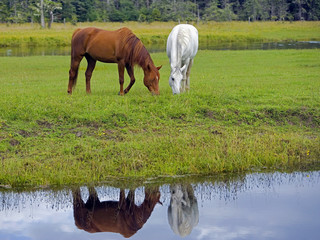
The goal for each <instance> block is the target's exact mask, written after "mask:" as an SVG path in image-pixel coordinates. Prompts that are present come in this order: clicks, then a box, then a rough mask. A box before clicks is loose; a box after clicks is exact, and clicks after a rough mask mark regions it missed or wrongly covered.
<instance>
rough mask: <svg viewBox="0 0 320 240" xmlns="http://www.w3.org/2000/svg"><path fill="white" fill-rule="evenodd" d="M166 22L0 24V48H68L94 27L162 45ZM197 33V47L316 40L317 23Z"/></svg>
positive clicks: (235, 26) (228, 25)
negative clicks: (81, 32) (123, 31)
mask: <svg viewBox="0 0 320 240" xmlns="http://www.w3.org/2000/svg"><path fill="white" fill-rule="evenodd" d="M176 24H177V23H176V22H167V23H159V22H154V23H150V24H147V23H138V22H125V23H78V25H77V26H73V25H69V24H66V25H64V24H53V26H52V29H40V27H39V25H38V24H32V25H31V24H22V25H18V24H17V25H10V26H8V25H5V24H0V46H2V47H14V46H16V47H17V46H18V47H21V46H22V47H24V46H69V45H70V42H71V40H70V39H71V36H72V33H73V31H74V30H75V29H76V28H79V27H80V28H84V27H88V26H95V27H100V28H104V29H107V30H115V29H118V28H121V27H124V26H126V27H129V28H130V29H132V31H133V32H134V33H135V34H136V35H137V36H138V37H139V38H140V39H141V40H142V41H143V43H144V44H146V45H151V44H165V42H166V39H167V37H168V35H169V33H170V31H171V30H172V28H173V27H174V26H175V25H176ZM194 25H195V26H196V27H197V29H198V31H199V41H200V45H205V44H215V43H219V42H224V43H226V42H279V41H310V40H317V41H319V40H320V31H319V29H320V22H319V21H317V22H292V23H290V22H252V23H248V22H207V23H199V24H194Z"/></svg>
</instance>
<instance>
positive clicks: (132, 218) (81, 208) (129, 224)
mask: <svg viewBox="0 0 320 240" xmlns="http://www.w3.org/2000/svg"><path fill="white" fill-rule="evenodd" d="M89 193H90V194H89V198H88V200H87V202H86V203H84V201H83V200H82V198H81V194H80V189H79V188H78V189H77V190H76V191H74V192H73V211H74V220H75V224H76V226H77V227H78V228H79V229H83V230H85V231H87V232H90V233H95V232H114V233H120V234H121V235H123V236H124V237H126V238H129V237H131V236H132V235H134V234H135V233H136V232H137V231H138V230H139V229H141V228H142V227H143V225H144V224H145V223H146V221H147V220H148V218H149V217H150V215H151V213H152V211H153V209H154V207H155V205H156V204H157V203H158V202H159V199H160V192H159V191H158V190H156V191H155V190H153V191H152V190H145V198H144V201H143V203H142V204H141V205H140V206H137V205H136V204H135V203H134V191H132V190H130V191H129V193H128V196H127V198H126V197H125V192H124V190H123V189H121V190H120V198H119V201H103V202H100V200H99V198H98V195H97V192H96V191H95V189H94V188H90V189H89ZM159 203H160V202H159Z"/></svg>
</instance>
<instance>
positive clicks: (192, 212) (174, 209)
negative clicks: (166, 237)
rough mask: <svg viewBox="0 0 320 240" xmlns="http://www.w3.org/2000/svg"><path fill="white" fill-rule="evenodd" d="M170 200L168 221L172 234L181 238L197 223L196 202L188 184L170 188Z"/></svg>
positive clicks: (175, 185) (197, 210)
mask: <svg viewBox="0 0 320 240" xmlns="http://www.w3.org/2000/svg"><path fill="white" fill-rule="evenodd" d="M170 192H171V199H170V205H169V207H168V221H169V224H170V226H171V229H172V230H173V232H174V233H175V234H177V235H180V236H181V237H185V236H188V235H189V234H190V233H191V231H192V229H193V228H194V227H195V226H196V225H197V224H198V222H199V209H198V202H197V199H196V197H195V196H194V192H193V189H192V186H191V185H190V184H186V185H182V184H174V185H172V186H170Z"/></svg>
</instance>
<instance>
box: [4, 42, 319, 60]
mask: <svg viewBox="0 0 320 240" xmlns="http://www.w3.org/2000/svg"><path fill="white" fill-rule="evenodd" d="M165 47H166V46H165V44H164V45H163V44H162V45H157V44H156V45H149V46H146V48H147V49H148V51H149V52H151V53H153V52H164V51H165V50H166V49H165ZM319 48H320V41H305V42H271V43H258V42H251V43H237V42H233V43H230V42H226V43H218V44H207V45H205V44H202V45H200V46H199V49H201V50H272V49H278V50H279V49H319ZM54 55H70V46H68V47H24V48H21V47H9V48H0V57H4V56H7V57H10V56H21V57H22V56H54Z"/></svg>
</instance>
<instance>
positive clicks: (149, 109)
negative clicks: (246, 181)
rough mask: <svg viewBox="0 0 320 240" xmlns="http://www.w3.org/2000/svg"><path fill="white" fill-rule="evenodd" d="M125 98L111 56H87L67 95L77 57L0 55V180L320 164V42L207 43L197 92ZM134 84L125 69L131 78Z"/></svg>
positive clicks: (137, 91) (194, 83)
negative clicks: (260, 46) (276, 47)
mask: <svg viewBox="0 0 320 240" xmlns="http://www.w3.org/2000/svg"><path fill="white" fill-rule="evenodd" d="M152 57H153V59H154V62H155V63H156V65H160V64H162V65H163V68H162V69H161V80H160V96H157V97H153V96H151V95H150V94H149V92H148V90H147V89H146V88H145V87H144V85H143V82H142V76H143V73H142V71H141V69H138V68H137V69H136V78H137V81H136V84H135V85H134V86H133V88H132V90H131V91H130V93H129V94H128V95H126V96H125V97H120V96H118V95H117V93H118V91H119V84H118V80H117V78H118V77H117V67H116V65H114V64H102V63H99V64H97V67H96V69H95V71H94V74H93V78H92V94H91V95H86V94H85V83H84V71H85V68H86V63H85V61H83V62H82V64H81V69H80V73H79V79H78V85H77V88H76V90H75V92H74V94H73V95H72V96H68V95H67V93H66V92H67V82H68V70H69V69H68V68H69V57H65V56H51V57H50V56H47V57H24V58H19V57H4V58H0V64H1V66H2V67H1V68H0V84H1V88H0V95H1V98H0V160H1V168H0V185H11V186H18V185H28V184H29V185H47V184H58V185H59V184H68V183H84V182H92V181H102V180H104V179H106V178H108V177H117V176H130V177H134V176H142V177H155V176H167V175H169V176H170V175H182V174H213V173H219V172H238V171H247V170H252V169H257V170H259V169H264V168H267V169H279V168H280V169H286V168H290V167H292V166H295V165H301V164H303V165H305V164H310V163H312V162H319V159H320V158H319V156H320V137H319V136H320V135H319V134H320V91H319V89H320V81H319V76H320V51H319V50H283V51H199V53H198V55H197V56H196V59H195V63H194V66H193V69H192V72H191V91H190V92H189V93H187V94H181V95H179V96H173V95H172V92H171V89H170V87H169V84H168V77H169V72H170V70H169V64H168V59H167V57H166V55H165V53H157V54H152ZM125 83H126V84H127V83H128V77H127V76H126V82H125Z"/></svg>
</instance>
